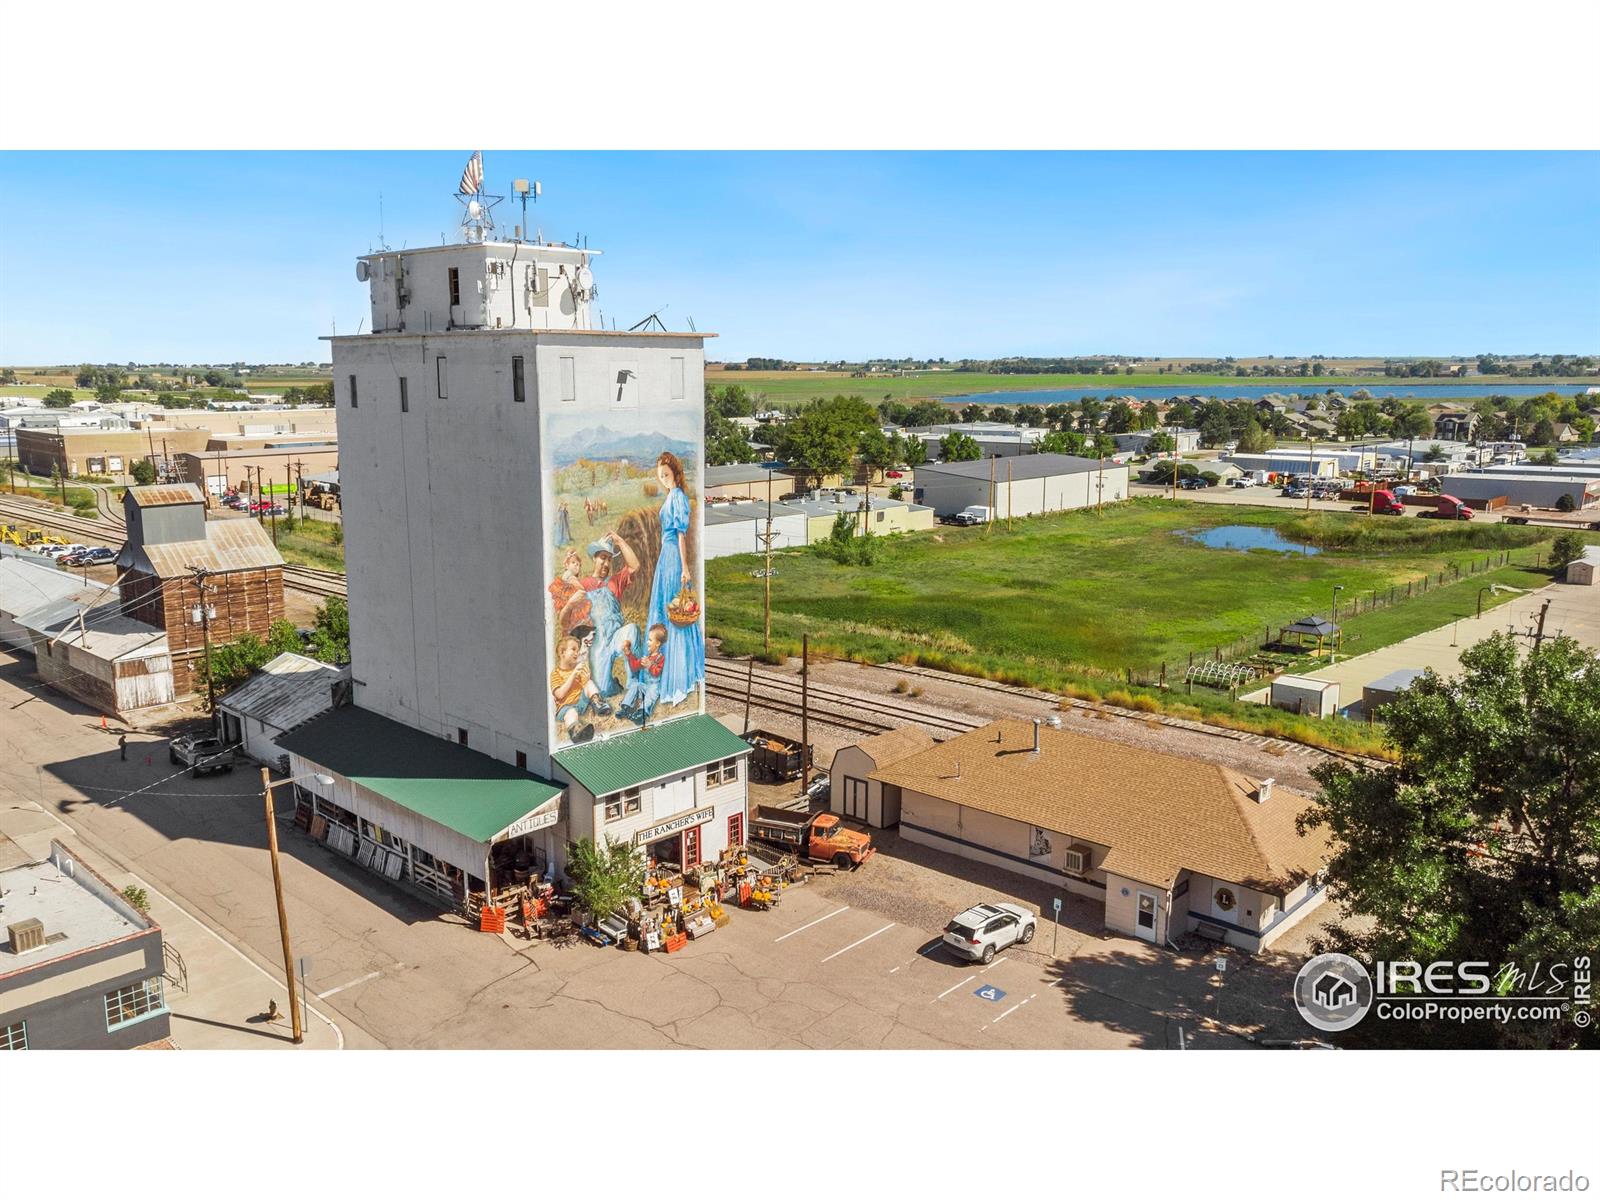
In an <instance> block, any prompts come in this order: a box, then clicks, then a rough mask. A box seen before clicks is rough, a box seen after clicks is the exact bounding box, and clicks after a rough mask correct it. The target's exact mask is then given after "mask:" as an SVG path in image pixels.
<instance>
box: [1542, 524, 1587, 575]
mask: <svg viewBox="0 0 1600 1200" xmlns="http://www.w3.org/2000/svg"><path fill="white" fill-rule="evenodd" d="M1584 549H1585V547H1584V542H1583V538H1582V537H1581V536H1580V535H1578V534H1576V533H1572V532H1570V531H1569V532H1567V533H1558V534H1557V535H1556V540H1555V541H1553V542H1551V543H1550V565H1551V566H1552V567H1554V568H1555V569H1556V570H1558V571H1559V570H1560V569H1561V568H1562V567H1564V566H1566V565H1567V564H1568V563H1569V562H1572V561H1573V560H1575V559H1579V558H1582V557H1583V552H1584Z"/></svg>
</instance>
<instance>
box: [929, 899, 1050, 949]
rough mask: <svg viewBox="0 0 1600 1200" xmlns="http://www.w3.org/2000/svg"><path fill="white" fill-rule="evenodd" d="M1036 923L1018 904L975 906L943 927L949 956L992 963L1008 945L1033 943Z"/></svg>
mask: <svg viewBox="0 0 1600 1200" xmlns="http://www.w3.org/2000/svg"><path fill="white" fill-rule="evenodd" d="M1038 927H1039V920H1038V918H1037V917H1035V916H1034V915H1033V914H1032V913H1031V912H1029V911H1028V910H1027V909H1025V908H1023V907H1022V906H1021V905H1018V904H974V905H973V906H972V907H971V908H969V909H967V910H966V912H963V913H960V914H958V915H957V916H956V917H955V919H953V920H952V921H951V922H950V924H948V925H946V926H945V927H944V938H943V941H944V944H945V946H946V947H947V948H948V949H949V950H950V952H951V953H952V954H955V955H957V956H958V957H961V958H965V959H968V960H970V961H972V962H980V961H981V962H986V963H987V962H993V961H994V956H995V955H996V954H998V953H999V952H1000V951H1002V950H1004V949H1005V948H1006V947H1008V946H1017V945H1021V946H1026V945H1027V944H1028V943H1029V942H1031V941H1033V935H1034V933H1035V931H1036V930H1037V929H1038Z"/></svg>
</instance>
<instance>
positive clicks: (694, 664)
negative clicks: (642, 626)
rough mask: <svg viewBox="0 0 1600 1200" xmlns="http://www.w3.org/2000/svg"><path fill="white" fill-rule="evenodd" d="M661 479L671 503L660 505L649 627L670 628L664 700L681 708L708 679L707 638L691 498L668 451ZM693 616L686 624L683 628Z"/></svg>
mask: <svg viewBox="0 0 1600 1200" xmlns="http://www.w3.org/2000/svg"><path fill="white" fill-rule="evenodd" d="M656 481H657V482H658V483H660V485H661V490H662V491H663V492H664V493H665V494H666V499H665V500H663V501H662V502H661V553H660V554H659V555H658V556H657V558H656V574H655V580H654V581H653V582H652V584H651V586H650V619H649V620H648V621H647V622H646V627H647V628H648V627H649V626H650V625H657V624H660V625H665V626H666V627H667V644H666V646H665V647H664V648H663V649H664V652H665V654H666V664H665V665H664V666H663V667H662V670H661V683H660V693H659V696H660V701H659V702H660V703H661V704H677V703H678V702H679V701H681V700H683V699H684V698H685V697H687V696H689V695H691V694H693V692H694V690H695V689H696V688H697V687H699V686H700V682H701V680H703V679H704V678H705V673H706V639H705V633H704V631H703V630H702V628H701V625H700V600H699V597H698V595H697V594H696V592H695V589H694V563H693V561H692V560H691V558H690V549H689V527H690V506H689V496H688V490H687V487H686V486H685V483H684V474H683V464H682V463H681V462H679V461H678V456H677V455H675V454H672V453H671V452H668V451H663V452H662V454H661V457H660V458H658V459H656ZM684 592H687V593H688V602H687V606H686V605H685V603H684V601H682V600H680V599H679V597H680V595H681V594H682V593H684ZM675 602H676V603H675ZM691 616H692V619H691V620H689V621H688V623H687V624H680V622H681V621H683V620H685V619H686V618H689V617H691Z"/></svg>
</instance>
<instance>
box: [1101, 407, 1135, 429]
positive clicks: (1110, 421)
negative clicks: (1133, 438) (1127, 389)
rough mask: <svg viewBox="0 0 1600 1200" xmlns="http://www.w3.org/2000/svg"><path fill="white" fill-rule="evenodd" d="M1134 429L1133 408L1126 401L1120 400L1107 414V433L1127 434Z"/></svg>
mask: <svg viewBox="0 0 1600 1200" xmlns="http://www.w3.org/2000/svg"><path fill="white" fill-rule="evenodd" d="M1132 428H1133V406H1132V405H1131V404H1129V403H1128V402H1127V401H1126V400H1118V401H1117V402H1116V403H1114V404H1113V405H1112V406H1111V408H1110V410H1109V411H1107V413H1106V432H1107V433H1127V432H1128V431H1129V430H1131V429H1132Z"/></svg>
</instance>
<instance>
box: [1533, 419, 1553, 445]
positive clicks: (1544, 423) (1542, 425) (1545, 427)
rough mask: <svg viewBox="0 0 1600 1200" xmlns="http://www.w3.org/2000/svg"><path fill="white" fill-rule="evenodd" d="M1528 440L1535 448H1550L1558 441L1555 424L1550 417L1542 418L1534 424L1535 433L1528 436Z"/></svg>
mask: <svg viewBox="0 0 1600 1200" xmlns="http://www.w3.org/2000/svg"><path fill="white" fill-rule="evenodd" d="M1528 440H1529V441H1530V442H1532V443H1533V444H1534V445H1535V446H1548V445H1550V443H1552V442H1554V441H1555V440H1556V427H1555V422H1553V421H1551V420H1550V418H1549V417H1540V418H1539V420H1537V421H1535V422H1534V425H1533V432H1532V433H1530V434H1529V435H1528Z"/></svg>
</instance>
